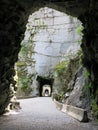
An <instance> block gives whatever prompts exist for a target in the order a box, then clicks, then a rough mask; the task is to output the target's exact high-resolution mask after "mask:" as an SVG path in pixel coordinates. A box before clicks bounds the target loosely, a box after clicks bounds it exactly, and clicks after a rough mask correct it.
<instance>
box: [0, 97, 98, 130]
mask: <svg viewBox="0 0 98 130" xmlns="http://www.w3.org/2000/svg"><path fill="white" fill-rule="evenodd" d="M19 101H20V103H21V107H22V109H21V110H19V112H13V113H9V114H8V115H3V116H1V117H0V130H98V125H97V124H96V123H92V122H89V123H80V122H78V121H77V120H75V119H73V118H72V117H70V116H68V115H67V114H65V113H62V112H61V111H59V110H57V109H56V107H55V104H54V102H52V99H51V98H49V97H42V98H32V99H24V100H19Z"/></svg>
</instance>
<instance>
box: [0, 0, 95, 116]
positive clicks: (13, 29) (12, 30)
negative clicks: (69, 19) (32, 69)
mask: <svg viewBox="0 0 98 130" xmlns="http://www.w3.org/2000/svg"><path fill="white" fill-rule="evenodd" d="M45 6H47V7H51V8H53V9H57V10H59V11H62V12H65V13H68V14H70V15H72V16H76V17H77V18H79V19H80V20H81V21H82V23H83V26H84V30H83V34H84V36H83V40H82V44H81V47H82V50H83V55H84V58H83V64H84V65H85V66H86V68H87V69H88V71H89V72H90V80H91V82H92V84H93V87H92V88H93V89H91V94H93V95H94V99H95V102H96V104H97V106H98V96H97V95H98V94H97V92H98V91H97V90H98V78H97V75H98V70H97V66H98V55H97V53H98V51H97V50H98V44H97V41H98V1H96V0H90V1H89V0H86V1H85V0H82V1H81V0H78V1H77V0H72V1H69V0H63V1H62V2H61V1H57V0H36V1H33V0H21V1H20V0H13V1H10V0H1V1H0V9H1V11H0V57H1V62H0V114H1V113H3V112H4V109H5V107H6V106H7V104H8V102H9V100H10V92H9V90H10V84H13V86H15V82H14V80H13V76H14V75H15V72H14V64H15V62H16V61H17V59H18V52H19V50H20V42H21V40H22V36H23V34H24V31H25V24H26V22H27V18H28V16H29V14H30V13H33V12H35V11H36V10H37V9H39V8H41V7H45Z"/></svg>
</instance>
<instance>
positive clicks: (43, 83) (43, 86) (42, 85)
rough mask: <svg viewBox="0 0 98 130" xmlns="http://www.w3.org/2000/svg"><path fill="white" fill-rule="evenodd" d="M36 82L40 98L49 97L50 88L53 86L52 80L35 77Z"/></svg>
mask: <svg viewBox="0 0 98 130" xmlns="http://www.w3.org/2000/svg"><path fill="white" fill-rule="evenodd" d="M36 80H37V81H38V89H39V96H40V97H50V96H51V94H52V86H53V81H54V79H53V78H48V79H47V78H43V77H41V76H37V79H36Z"/></svg>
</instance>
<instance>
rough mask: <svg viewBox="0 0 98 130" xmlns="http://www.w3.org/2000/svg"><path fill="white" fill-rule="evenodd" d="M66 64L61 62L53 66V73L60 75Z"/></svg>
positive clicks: (66, 62)
mask: <svg viewBox="0 0 98 130" xmlns="http://www.w3.org/2000/svg"><path fill="white" fill-rule="evenodd" d="M67 64H68V61H62V62H60V63H58V64H57V65H56V66H55V73H56V74H57V75H61V74H62V73H63V72H64V70H65V69H66V66H67Z"/></svg>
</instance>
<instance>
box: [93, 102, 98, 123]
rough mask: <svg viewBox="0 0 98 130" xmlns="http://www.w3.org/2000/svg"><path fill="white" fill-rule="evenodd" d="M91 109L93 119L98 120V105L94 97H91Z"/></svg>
mask: <svg viewBox="0 0 98 130" xmlns="http://www.w3.org/2000/svg"><path fill="white" fill-rule="evenodd" d="M92 111H93V116H94V118H95V120H96V121H97V122H98V105H97V103H96V101H95V99H92Z"/></svg>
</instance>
